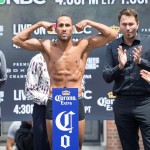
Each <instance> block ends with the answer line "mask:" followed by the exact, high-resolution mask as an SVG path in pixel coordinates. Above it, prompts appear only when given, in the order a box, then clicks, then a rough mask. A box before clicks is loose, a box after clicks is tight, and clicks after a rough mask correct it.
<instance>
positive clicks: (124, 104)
mask: <svg viewBox="0 0 150 150" xmlns="http://www.w3.org/2000/svg"><path fill="white" fill-rule="evenodd" d="M113 110H114V115H115V123H116V126H117V130H118V133H119V137H120V141H121V145H122V148H123V150H139V136H138V133H139V129H140V130H141V134H142V138H143V144H144V148H145V150H150V97H143V96H142V97H141V96H139V97H133V96H131V97H128V96H126V97H125V96H124V97H123V96H120V97H118V98H116V100H115V101H114V105H113Z"/></svg>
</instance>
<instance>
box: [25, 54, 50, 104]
mask: <svg viewBox="0 0 150 150" xmlns="http://www.w3.org/2000/svg"><path fill="white" fill-rule="evenodd" d="M49 87H50V80H49V75H48V72H47V66H46V62H45V60H44V57H43V55H42V54H41V53H40V54H37V55H35V56H34V57H33V58H32V59H31V61H30V64H29V67H28V70H27V78H26V83H25V94H26V98H27V100H33V101H34V103H36V104H38V105H46V104H47V100H48V97H49Z"/></svg>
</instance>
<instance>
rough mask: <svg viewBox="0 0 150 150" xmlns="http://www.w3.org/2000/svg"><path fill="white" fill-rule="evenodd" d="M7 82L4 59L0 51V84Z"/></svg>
mask: <svg viewBox="0 0 150 150" xmlns="http://www.w3.org/2000/svg"><path fill="white" fill-rule="evenodd" d="M5 80H7V67H6V59H5V56H4V54H3V52H2V51H1V50H0V82H1V81H5Z"/></svg>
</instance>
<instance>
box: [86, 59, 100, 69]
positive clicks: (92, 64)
mask: <svg viewBox="0 0 150 150" xmlns="http://www.w3.org/2000/svg"><path fill="white" fill-rule="evenodd" d="M99 63H100V58H99V57H91V58H88V59H87V62H86V69H88V70H95V69H97V68H99Z"/></svg>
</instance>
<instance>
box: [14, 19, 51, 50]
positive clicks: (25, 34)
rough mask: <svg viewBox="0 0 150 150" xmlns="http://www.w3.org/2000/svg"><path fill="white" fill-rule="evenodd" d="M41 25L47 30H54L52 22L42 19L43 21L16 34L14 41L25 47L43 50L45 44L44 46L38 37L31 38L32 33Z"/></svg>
mask: <svg viewBox="0 0 150 150" xmlns="http://www.w3.org/2000/svg"><path fill="white" fill-rule="evenodd" d="M40 27H44V28H45V29H46V30H53V24H52V23H49V22H46V21H41V22H38V23H36V24H34V25H32V26H30V27H28V28H26V29H24V30H23V31H22V32H20V33H18V34H17V35H16V36H14V37H13V38H12V41H13V43H14V44H15V45H17V46H19V47H22V48H24V49H28V50H36V51H37V50H40V51H42V50H43V46H42V44H41V42H40V40H38V39H36V38H31V35H32V33H33V32H34V31H35V30H36V29H38V28H40Z"/></svg>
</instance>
